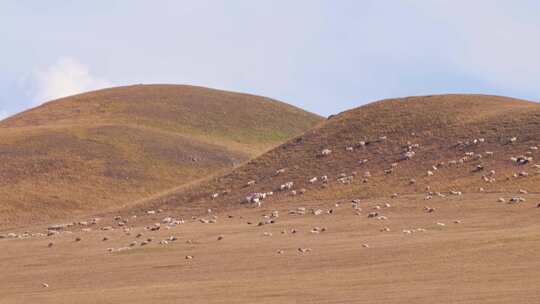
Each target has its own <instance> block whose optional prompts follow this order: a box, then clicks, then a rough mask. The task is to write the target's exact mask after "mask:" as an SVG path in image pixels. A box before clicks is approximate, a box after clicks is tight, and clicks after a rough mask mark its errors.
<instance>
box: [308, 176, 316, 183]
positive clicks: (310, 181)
mask: <svg viewBox="0 0 540 304" xmlns="http://www.w3.org/2000/svg"><path fill="white" fill-rule="evenodd" d="M315 182H317V177H312V178H310V179H309V183H310V184H314V183H315Z"/></svg>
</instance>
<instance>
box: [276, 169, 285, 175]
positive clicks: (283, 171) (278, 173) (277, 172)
mask: <svg viewBox="0 0 540 304" xmlns="http://www.w3.org/2000/svg"><path fill="white" fill-rule="evenodd" d="M286 170H287V169H285V168H281V169H279V170H277V171H276V174H275V175H280V174H281V173H285V171H286Z"/></svg>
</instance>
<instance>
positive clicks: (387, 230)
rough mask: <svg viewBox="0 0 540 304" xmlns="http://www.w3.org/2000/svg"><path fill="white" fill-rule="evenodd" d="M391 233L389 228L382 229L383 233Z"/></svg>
mask: <svg viewBox="0 0 540 304" xmlns="http://www.w3.org/2000/svg"><path fill="white" fill-rule="evenodd" d="M389 231H390V228H388V227H383V228H381V232H389Z"/></svg>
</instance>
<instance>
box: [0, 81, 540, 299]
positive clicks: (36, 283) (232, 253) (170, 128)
mask: <svg viewBox="0 0 540 304" xmlns="http://www.w3.org/2000/svg"><path fill="white" fill-rule="evenodd" d="M154 89H155V90H158V91H160V90H161V89H158V88H157V87H156V88H154V87H152V90H150V91H152V92H154V91H153V90H154ZM168 89H169V88H168ZM170 89H171V90H173V89H172V87H171V88H170ZM191 89H193V90H195V91H198V90H203V89H201V88H190V90H191ZM125 90H135V91H131V92H130V96H131V95H133V92H137V87H127V88H125ZM178 90H180V91H182V92H184V93H185V90H186V88H178ZM143 91H145V90H143ZM173 91H174V90H173ZM203 91H204V90H203ZM175 92H176V91H175ZM190 92H191V91H190ZM204 92H205V94H206V93H207V94H225V95H227V94H232V95H230V96H232V97H230V98H232V99H234V98H233V96H234V93H223V92H214V91H209V92H207V91H204ZM102 93H103V92H102ZM102 93H99V92H98V93H93V94H102ZM147 93H148V92H147ZM184 93H178V94H184ZM141 94H143V93H141ZM148 94H150V93H148ZM152 94H154V93H152ZM171 94H172V93H171ZM174 94H176V93H174ZM174 94H173V95H174ZM186 94H187V93H186ZM190 94H195V93H190ZM201 94H202V93H201ZM135 95H136V94H135ZM188 95H189V94H188ZM195 95H196V94H195ZM81 96H84V95H81ZM190 96H191V95H190ZM227 96H229V95H227ZM241 96H244V95H241ZM102 98H103V97H99V96H98V97H96V99H95V100H96V102H94V103H90V104H100V102H98V101H100V100H102ZM186 98H187V97H186ZM212 98H214V99H215V100H214V99H212ZM212 98H211V99H212V100H213V102H214V103H213V104H212V106H208V108H207V109H205V111H204V112H205V113H206V110H208V111H210V112H211V111H215V113H214V114H215V116H212V115H214V114H208V116H206V118H207V119H208V121H207V122H205V123H202V124H199V122H198V121H191V120H193V119H194V117H195V116H193V117H192V115H195V114H194V113H193V112H190V114H186V113H184V111H195V110H194V108H193V107H195V105H194V104H198V103H194V104H188V105H184V106H178V108H175V107H176V105H175V106H171V105H170V104H161V103H159V102H157V101H156V103H155V104H153V105H152V106H151V107H149V108H150V109H151V111H149V112H145V111H142V110H138V106H136V107H131V106H126V107H125V108H123V107H122V103H115V107H118V108H116V110H114V111H112V110H107V111H104V112H103V111H101V110H99V109H102V108H101V107H100V106H90V105H87V104H86V103H83V102H81V104H77V98H71V99H70V100H72V102H73V106H69V107H66V106H63V107H60V106H58V110H57V109H56V107H57V105H56V104H54V103H53V104H52V105H46V106H44V107H42V109H40V108H38V109H36V110H34V111H30V112H28V113H23V114H21V115H20V116H15V117H13V118H11V119H8V120H6V121H4V122H2V123H0V134H3V135H2V138H3V139H4V138H5V140H3V141H2V143H0V161H2V167H1V168H2V170H1V171H0V172H1V176H2V179H1V181H2V182H3V183H4V184H2V185H0V191H3V192H0V194H1V195H2V197H7V198H10V197H11V198H12V197H15V196H13V195H15V194H13V193H18V194H17V195H21V196H22V197H30V196H35V197H36V199H35V200H28V201H25V203H24V204H20V205H14V203H13V202H11V201H10V200H9V199H7V200H5V201H2V204H1V205H0V208H3V209H0V211H2V212H3V213H2V214H6V213H4V211H6V210H7V212H8V213H7V214H9V212H13V213H12V214H13V215H18V214H23V215H25V216H26V215H28V214H31V215H33V216H34V217H39V216H41V215H42V214H48V215H50V214H53V213H54V212H59V214H57V215H55V217H54V220H55V223H68V222H70V223H71V222H73V223H74V225H73V226H70V227H66V228H65V229H63V231H62V232H60V233H58V234H52V235H50V236H44V235H41V234H39V233H45V232H46V228H47V227H46V225H45V224H46V223H47V224H51V223H52V222H43V223H29V222H28V221H26V220H21V222H17V221H15V220H13V221H12V222H11V224H9V223H10V222H8V225H6V226H5V228H0V235H3V236H4V237H3V238H0V261H1V262H0V263H1V264H0V265H1V266H2V267H1V268H2V271H1V272H0V303H2V304H3V303H74V302H77V303H255V302H256V303H426V304H427V303H463V304H465V303H501V304H502V303H509V302H515V303H531V304H533V303H540V292H539V291H540V288H539V286H540V275H539V274H540V259H539V258H538V252H539V251H540V221H539V220H538V219H539V216H540V204H539V202H540V166H539V165H540V161H538V160H537V159H538V157H539V156H538V153H540V150H539V149H538V148H540V105H539V104H537V103H533V102H528V101H523V100H517V99H511V98H506V97H498V96H487V95H440V96H422V97H409V98H401V99H390V100H383V101H380V102H375V103H372V104H369V105H366V106H362V107H359V108H356V109H352V110H349V111H346V112H343V113H340V114H338V115H335V116H332V117H330V118H329V119H327V120H326V121H324V122H322V123H319V118H318V117H317V116H314V115H311V114H309V113H306V112H302V111H300V110H297V109H294V108H290V107H288V106H284V105H282V104H277V105H276V107H277V108H275V109H274V110H275V115H277V116H279V117H280V119H281V120H280V121H278V120H277V119H278V118H277V116H276V119H275V120H273V121H274V122H275V123H270V122H269V121H268V120H267V119H268V117H272V115H273V114H272V115H267V114H268V112H269V111H270V110H268V109H266V110H261V111H262V112H260V116H258V118H254V116H253V115H255V114H253V113H252V112H251V109H252V108H249V109H248V108H245V109H243V110H245V113H246V116H242V115H240V114H238V113H237V112H235V111H232V112H235V113H234V115H239V116H235V117H234V119H233V117H232V116H231V117H230V118H231V120H229V119H227V121H226V122H224V121H223V118H221V120H222V121H221V122H217V121H215V119H218V118H217V117H223V114H220V113H223V111H224V110H216V108H219V107H221V106H223V105H220V104H221V102H220V101H219V100H220V99H219V97H212ZM227 98H229V97H227ZM246 98H248V97H246ZM250 98H253V97H250ZM250 98H248V100H249V101H246V103H247V102H253V101H251V99H250ZM147 99H148V98H142V97H141V102H142V100H147ZM173 99H174V100H185V99H184V98H179V97H178V98H173ZM187 99H188V100H189V98H187ZM117 100H118V101H119V100H122V98H118V99H117ZM148 100H154V99H148ZM155 100H162V99H160V98H157V99H155ZM163 100H167V98H165V97H164V98H163ZM227 100H228V99H227ZM263 103H264V104H265V105H266V102H263ZM58 104H60V102H59V103H58ZM126 104H127V103H126ZM135 104H138V103H137V102H135ZM108 106H110V105H108ZM108 106H107V107H108ZM244 106H245V104H244V103H239V104H238V105H237V107H235V108H236V109H240V108H242V107H244ZM47 107H48V110H47V111H45V109H47ZM169 107H171V109H170V110H168V108H169ZM174 109H177V110H174ZM188 109H189V110H188ZM258 109H259V108H258ZM35 111H38V112H35ZM39 111H44V112H43V113H39ZM220 111H221V112H220ZM227 111H228V110H227ZM239 111H240V110H239ZM202 112H203V111H202V110H201V112H197V113H202ZM232 112H227V115H228V114H229V113H232ZM74 113H78V114H80V117H81V118H80V119H81V121H82V120H84V121H87V123H85V124H83V123H79V122H77V123H75V122H74V120H75V119H74V118H73V117H76V116H77V115H75V114H74ZM107 113H110V114H107ZM145 113H150V114H148V115H147V114H145ZM284 113H287V114H284ZM169 114H170V116H168V115H169ZM154 115H155V116H154ZM181 115H186V117H185V118H183V120H181V121H182V123H178V122H176V123H175V121H176V120H175V119H176V118H175V117H178V116H181ZM197 115H198V114H197ZM286 115H290V116H289V117H286ZM248 116H249V117H250V119H249V120H248V119H246V117H248ZM156 117H161V118H159V119H154V118H156ZM165 117H170V121H169V122H167V121H168V120H167V119H166V118H165ZM293 117H295V118H293ZM299 118H301V119H299ZM291 120H297V121H296V122H295V124H294V126H292V125H290V124H292V123H293V121H291ZM50 121H54V122H55V123H54V124H50ZM129 121H137V122H138V123H137V124H133V123H128V122H129ZM271 121H272V120H271ZM120 122H122V123H120ZM221 123H223V124H224V125H225V126H224V127H223V128H221V127H220V124H221ZM296 123H297V124H296ZM307 129H309V130H308V131H307V132H305V133H303V132H302V131H303V130H307ZM246 130H260V131H257V132H253V133H246ZM18 132H20V134H19V133H18ZM265 132H266V133H265ZM302 133H303V134H302ZM514 137H515V139H513V138H514ZM21 138H24V139H25V140H22V139H21ZM83 139H88V140H83ZM214 139H215V140H214ZM279 141H281V142H282V144H281V145H279V146H276V144H277V143H278V142H279ZM361 142H364V143H363V144H361ZM416 144H417V146H416ZM412 146H414V147H412ZM349 147H352V149H350V148H349ZM408 147H411V148H409V149H412V150H413V151H414V152H415V153H414V156H413V157H411V158H410V159H404V158H403V156H404V151H406V150H407V149H408ZM347 148H349V149H347ZM324 149H330V150H331V151H332V153H330V154H328V155H325V156H324V155H322V154H321V152H322V151H323V150H324ZM266 150H268V151H267V152H265V151H266ZM195 153H197V155H198V157H200V159H201V160H200V161H199V162H196V163H197V166H195V167H194V166H190V165H186V162H188V163H189V161H186V159H184V157H185V155H192V154H195ZM68 154H69V155H78V156H77V158H75V157H71V158H70V157H67V155H68ZM103 155H107V157H105V158H104V157H103ZM513 157H515V158H517V157H524V158H526V159H527V160H526V161H523V162H522V163H519V162H517V161H515V159H514V160H512V158H513ZM13 159H17V161H18V162H17V163H15V164H16V165H12V166H11V165H10V163H11V162H12V161H13ZM156 159H157V160H156ZM248 159H249V161H246V160H248ZM460 159H461V161H459V160H460ZM363 160H367V161H363ZM236 161H238V162H242V163H241V164H239V165H238V166H234V165H233V163H234V164H236ZM244 161H245V162H244ZM454 161H455V163H454ZM216 168H217V169H216ZM279 169H285V170H284V171H283V172H281V173H279V174H277V173H276V171H277V170H279ZM92 170H95V171H92ZM428 171H431V172H432V173H433V175H428V174H427V172H428ZM50 172H55V173H54V174H51V173H50ZM96 172H98V173H96ZM217 172H219V174H217ZM367 172H369V174H367ZM323 175H326V176H328V182H326V183H323V182H321V181H320V177H321V176H323ZM341 176H345V177H346V181H347V182H345V183H342V182H340V180H339V178H340V177H341ZM30 177H31V178H30ZM126 177H127V178H126ZM313 177H318V178H319V179H318V180H317V181H316V182H314V183H310V182H308V181H309V179H311V178H313ZM110 179H112V180H113V181H114V183H111V182H110ZM411 180H414V182H411ZM248 181H254V182H255V184H254V185H250V186H248V185H247V184H248ZM287 182H293V183H294V185H293V187H292V188H291V189H289V190H285V191H280V190H279V188H280V185H282V184H284V183H287ZM167 187H168V188H167ZM10 188H11V189H16V190H17V191H13V192H10V190H9V189H10ZM2 189H3V190H2ZM40 189H41V191H40ZM126 189H127V190H126ZM302 189H304V190H305V193H303V194H300V193H301V192H304V190H302ZM292 190H295V191H296V194H294V193H293V191H292ZM108 191H110V192H112V193H110V192H108ZM270 191H272V192H274V195H272V196H269V197H267V198H266V199H264V200H263V201H262V205H261V207H260V208H258V207H257V206H256V205H255V204H247V203H244V201H245V197H246V196H247V195H249V194H250V193H255V192H270ZM458 192H459V193H458ZM43 193H47V195H46V196H44V195H43ZM53 193H57V194H55V195H57V196H58V197H57V198H56V199H57V201H55V202H54V204H53V203H50V202H49V203H47V204H41V203H37V202H42V199H43V197H49V196H51V197H52V195H54V194H53ZM216 193H217V194H219V195H218V196H217V197H214V198H212V195H213V194H216ZM394 194H395V195H394ZM113 197H114V198H113ZM115 197H120V198H122V199H121V200H119V199H118V198H115ZM518 197H519V198H522V199H523V201H521V202H518V203H510V199H511V198H518ZM37 198H39V200H38V199H37ZM66 198H69V199H66ZM501 198H503V199H504V201H501V200H500V199H501ZM108 199H109V200H108ZM352 200H355V201H356V200H358V202H359V203H358V206H357V207H356V208H355V207H354V206H353V205H352ZM15 201H17V202H23V200H19V199H16V200H15ZM112 201H115V202H117V203H114V204H113V203H111V202H112ZM119 201H121V202H119ZM85 204H92V207H94V206H95V207H97V208H88V209H86V208H83V207H82V206H84V205H85ZM53 205H54V206H55V209H54V211H53V210H51V208H50V206H53ZM74 205H75V206H77V208H80V211H79V212H77V213H73V212H72V211H73V210H72V208H73V206H74ZM17 208H20V209H17ZM64 208H65V209H66V210H68V211H69V212H64V211H63V210H64ZM297 208H305V210H306V212H305V214H303V215H302V214H292V213H290V211H291V210H298V209H297ZM208 209H211V210H208ZM319 210H320V211H319ZM148 211H151V212H148ZM273 211H278V212H279V217H277V218H273V222H269V220H268V219H269V218H268V215H270V214H271V213H272V212H273ZM20 212H22V213H20ZM370 213H371V215H370ZM373 213H376V214H373ZM265 216H266V217H265ZM93 217H99V218H100V221H99V222H97V224H94V225H86V224H84V225H82V224H80V223H79V224H77V223H78V222H80V221H85V222H88V221H90V220H91V219H92V218H93ZM168 217H171V218H174V219H184V223H178V224H175V225H170V224H167V222H169V221H170V220H168V219H167V218H168ZM12 218H17V217H16V216H15V217H12ZM209 221H210V222H209ZM205 222H206V223H205ZM156 223H161V225H160V226H159V227H160V228H159V229H157V228H156V227H158V225H156ZM259 223H260V224H259ZM150 227H153V228H154V229H149V228H150ZM323 228H324V229H323ZM25 232H27V233H25ZM8 233H14V234H11V235H8ZM171 236H172V237H174V238H173V239H172V240H171V239H170V237H171ZM104 237H106V238H107V239H106V240H104V239H103V238H104ZM148 238H151V239H152V240H151V241H150V242H147V241H146V242H145V240H147V239H148ZM167 239H168V240H169V241H168V242H167V243H166V244H165V243H164V242H161V244H160V241H163V240H167ZM143 242H144V244H142V243H143ZM130 245H131V246H130ZM109 249H110V250H109ZM299 249H302V250H299ZM301 251H304V252H301ZM188 256H189V257H192V258H191V259H187V258H186V257H188Z"/></svg>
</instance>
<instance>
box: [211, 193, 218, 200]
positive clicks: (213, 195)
mask: <svg viewBox="0 0 540 304" xmlns="http://www.w3.org/2000/svg"><path fill="white" fill-rule="evenodd" d="M218 196H219V193H217V192H216V193H214V194H212V196H211V197H212V199H216V198H218Z"/></svg>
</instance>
